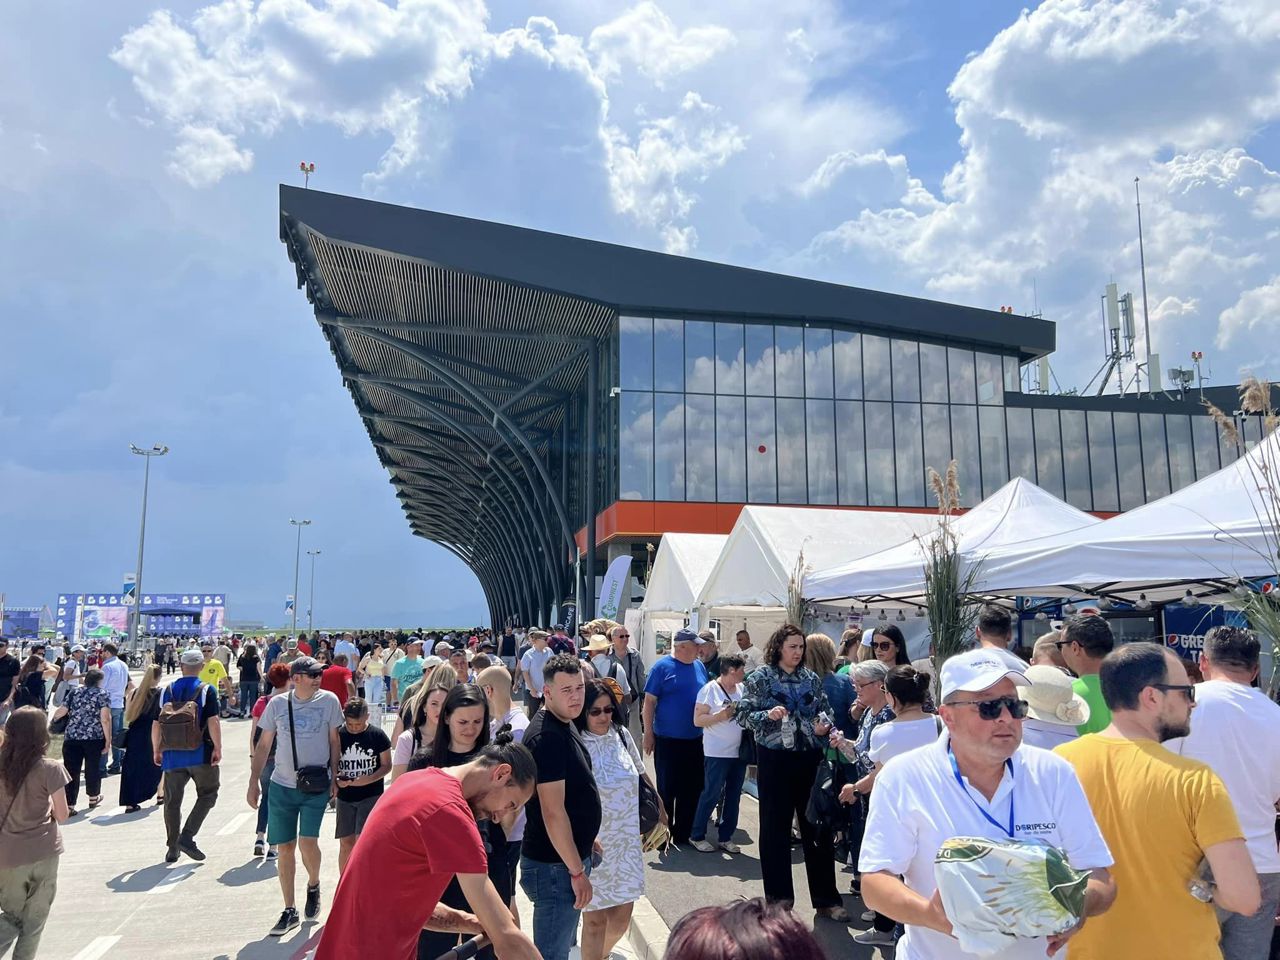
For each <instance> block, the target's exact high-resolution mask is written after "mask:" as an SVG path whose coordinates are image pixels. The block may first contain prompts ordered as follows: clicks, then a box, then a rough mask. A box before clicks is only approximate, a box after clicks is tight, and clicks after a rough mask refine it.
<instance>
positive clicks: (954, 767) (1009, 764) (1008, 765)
mask: <svg viewBox="0 0 1280 960" xmlns="http://www.w3.org/2000/svg"><path fill="white" fill-rule="evenodd" d="M947 759H948V760H950V761H951V772H952V773H953V774H954V775H955V778H956V784H957V785H958V786H959V787H960V790H961V792H962V793H963V794H964V795H965V796H966V797H968V798H969V802H970V803H972V804H973V805H974V806H975V807H977V808H978V812H979V813H980V814H982V815H983V816H984V817H986V818H987V823H989V824H991V825H992V826H993V827H995V828H997V829H998V830H1003V831H1004V832H1005V834H1006V835H1008V837H1009V839H1010V840H1013V839H1015V837H1014V835H1013V822H1014V821H1013V790H1012V789H1010V790H1009V826H1007V827H1006V826H1005V825H1004V824H1003V823H1001V822H1000V821H999V820H997V819H996V818H995V817H993V816H992V815H991V814H989V813H987V811H986V809H984V808H983V806H982V804H980V803H978V801H977V800H975V799H974V798H973V794H971V793H970V792H969V788H968V787H966V786H965V785H964V778H963V777H962V776H960V765H959V764H958V763H956V755H955V754H954V753H952V752H951V745H950V744H948V745H947ZM1004 765H1005V769H1006V770H1008V771H1009V782H1010V783H1012V782H1013V761H1012V760H1006V761H1005V762H1004Z"/></svg>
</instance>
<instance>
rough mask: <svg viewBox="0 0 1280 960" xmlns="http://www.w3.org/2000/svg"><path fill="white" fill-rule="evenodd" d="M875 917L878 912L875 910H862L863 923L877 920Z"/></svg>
mask: <svg viewBox="0 0 1280 960" xmlns="http://www.w3.org/2000/svg"><path fill="white" fill-rule="evenodd" d="M875 918H876V912H875V911H874V910H863V911H862V922H863V923H871V921H873V920H875Z"/></svg>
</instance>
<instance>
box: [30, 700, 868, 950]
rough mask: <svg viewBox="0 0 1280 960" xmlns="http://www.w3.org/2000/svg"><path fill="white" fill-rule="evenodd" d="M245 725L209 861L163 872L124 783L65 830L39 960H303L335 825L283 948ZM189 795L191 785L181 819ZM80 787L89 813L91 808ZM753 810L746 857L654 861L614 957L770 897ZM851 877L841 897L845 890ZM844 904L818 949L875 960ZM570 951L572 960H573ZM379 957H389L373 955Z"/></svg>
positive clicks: (236, 723) (325, 834)
mask: <svg viewBox="0 0 1280 960" xmlns="http://www.w3.org/2000/svg"><path fill="white" fill-rule="evenodd" d="M248 738H249V721H247V720H227V721H223V746H224V750H223V754H224V755H223V761H222V782H221V787H220V790H219V795H218V802H217V806H216V807H215V808H214V810H213V812H212V813H211V814H210V815H209V818H208V820H207V821H206V822H205V825H204V828H203V829H202V830H201V832H200V835H199V837H198V838H197V842H198V843H199V845H200V848H201V849H202V850H203V851H204V852H205V853H206V855H207V856H208V859H207V860H205V861H204V862H203V863H195V862H193V861H191V860H189V859H187V858H186V857H185V856H184V857H182V858H181V859H180V860H179V861H178V863H176V864H173V865H167V864H165V863H164V853H165V834H164V822H163V818H162V813H161V810H160V808H159V807H157V806H155V805H154V802H153V803H152V804H151V805H148V806H144V807H143V809H142V810H141V811H140V812H138V813H133V814H126V813H125V812H124V810H123V808H122V807H121V806H120V805H119V803H118V798H119V790H120V779H119V777H109V778H107V779H106V780H105V781H104V782H103V791H102V792H103V797H104V802H103V804H102V806H101V807H99V808H98V809H97V810H94V811H92V812H89V813H83V812H82V813H81V814H80V815H79V816H77V817H75V818H74V819H72V820H71V821H69V822H68V823H66V824H64V825H63V827H62V833H63V842H64V845H65V848H66V850H65V853H64V854H63V856H62V861H61V864H60V867H59V875H58V894H57V897H56V899H55V901H54V905H53V911H52V913H51V915H50V917H49V923H48V926H47V927H46V928H45V933H44V938H43V940H42V942H41V945H40V953H39V956H40V957H41V960H102V958H108V960H111V958H125V960H135V958H136V960H306V958H307V956H308V954H309V952H310V948H312V947H314V945H315V942H316V940H317V939H318V937H319V933H320V930H321V928H322V925H323V923H324V921H325V918H326V916H327V909H328V905H329V901H330V898H331V897H332V895H333V890H334V888H335V886H336V885H337V881H338V861H337V848H338V845H337V841H336V840H335V839H334V838H333V830H334V814H333V813H332V812H330V813H327V814H326V815H325V820H324V824H323V826H322V828H321V838H320V846H321V851H322V856H323V866H322V868H321V874H320V883H321V890H322V891H323V896H324V908H325V909H324V911H322V913H321V915H320V917H319V920H318V921H315V922H307V921H304V922H303V924H302V926H301V927H300V928H299V929H298V930H295V931H294V932H293V933H292V934H291V935H289V936H287V937H284V938H281V939H277V938H274V937H268V936H267V931H268V930H269V929H270V928H271V926H272V924H274V923H275V921H276V918H277V917H278V916H279V915H280V910H281V906H282V902H281V898H280V888H279V884H278V882H277V879H276V868H275V865H274V863H268V862H265V861H263V860H262V859H260V858H254V857H253V856H252V848H253V840H254V832H253V828H254V821H255V817H256V814H255V813H254V811H252V810H251V809H250V808H249V806H248V804H247V803H246V802H245V789H246V787H247V785H248V776H249V750H248ZM192 802H193V797H192V794H191V790H190V788H189V789H188V797H187V800H186V802H185V804H184V809H185V810H189V809H190V806H191V803H192ZM85 803H86V801H85V798H84V791H83V788H82V790H81V799H80V806H81V809H82V810H83V809H84V807H85ZM756 817H757V808H756V804H755V801H754V800H752V799H750V798H745V797H744V799H743V805H742V817H741V820H742V823H741V828H742V829H741V830H740V831H739V835H738V838H737V839H738V841H739V842H740V843H741V844H742V845H743V853H741V854H739V855H738V856H736V857H730V856H728V855H725V854H719V853H716V854H703V853H698V852H697V851H696V850H693V849H692V848H689V849H686V850H679V851H671V852H668V853H666V854H663V855H658V854H649V855H648V860H649V864H648V868H647V880H648V882H647V884H646V886H647V892H648V898H647V899H648V901H649V902H642V903H641V904H639V905H638V906H637V909H636V915H637V918H638V919H637V922H636V924H635V925H634V927H633V930H632V936H631V938H630V940H631V942H630V943H629V942H628V940H625V939H624V940H623V942H622V943H621V944H619V946H618V949H617V950H616V951H615V954H614V960H619V958H621V960H637V957H638V958H639V960H658V958H660V957H661V954H662V947H663V945H664V942H665V937H666V933H667V929H666V928H667V927H669V926H671V925H673V924H674V923H675V922H676V921H677V920H678V919H679V918H680V917H682V916H683V915H684V914H685V913H687V912H688V911H689V910H691V909H693V908H694V907H697V906H703V905H706V904H712V903H727V902H729V901H731V900H734V899H738V898H741V897H752V896H758V895H759V894H760V892H761V887H760V879H759V878H760V870H759V862H758V860H757V859H756V853H755V847H754V844H753V838H754V837H755V836H756V833H757V829H758V826H757V819H756ZM795 859H796V863H797V867H796V894H797V901H796V909H797V911H799V913H800V915H801V916H802V917H803V918H804V919H805V921H806V922H807V923H808V922H812V919H813V914H812V908H811V907H810V905H809V902H808V897H807V892H806V890H805V883H804V876H803V866H802V865H800V863H799V850H798V848H797V850H796V852H795ZM304 877H305V873H304V872H303V871H302V869H301V864H299V871H298V880H297V897H298V904H299V907H301V904H302V901H303V898H304V886H305V879H304ZM848 886H849V882H848V879H847V869H846V870H843V871H841V878H840V887H841V889H842V890H847V889H848ZM518 897H519V898H520V912H521V917H522V919H523V920H524V926H525V929H528V917H529V916H530V915H531V908H530V905H529V904H528V902H527V901H525V900H524V895H523V893H519V894H518ZM845 905H846V907H847V908H848V909H849V910H850V912H851V913H853V914H854V915H855V921H854V923H853V924H851V925H849V926H846V925H844V924H836V923H832V922H831V921H828V920H822V921H819V922H818V924H817V927H816V932H817V934H818V938H819V940H820V941H821V942H822V944H823V946H824V948H825V950H826V953H827V956H828V957H831V958H832V960H835V958H840V960H871V958H873V957H876V956H878V955H877V954H875V953H874V952H873V951H872V950H871V949H869V948H866V947H861V946H859V945H858V944H855V943H853V942H852V939H851V937H852V935H853V933H855V932H857V930H858V929H861V928H863V927H865V926H866V925H865V924H862V923H860V922H858V921H857V919H856V916H857V914H858V913H859V912H860V911H861V909H862V906H861V903H860V902H859V901H858V900H857V899H856V898H854V897H852V896H846V897H845ZM576 954H577V951H576V949H575V951H574V955H573V957H572V958H571V960H576ZM367 960H382V958H367Z"/></svg>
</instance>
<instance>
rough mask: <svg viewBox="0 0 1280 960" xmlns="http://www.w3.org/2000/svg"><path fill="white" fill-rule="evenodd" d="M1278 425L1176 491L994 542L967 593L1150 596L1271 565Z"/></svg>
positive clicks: (1279, 461) (1203, 592)
mask: <svg viewBox="0 0 1280 960" xmlns="http://www.w3.org/2000/svg"><path fill="white" fill-rule="evenodd" d="M1277 497H1280V434H1276V433H1273V434H1271V435H1270V436H1269V437H1267V438H1266V439H1265V440H1263V441H1262V442H1260V443H1258V444H1257V445H1256V446H1255V447H1254V448H1253V449H1252V450H1250V451H1249V452H1248V453H1247V454H1245V456H1243V457H1241V458H1240V459H1239V460H1237V461H1235V462H1234V463H1232V464H1230V465H1229V466H1226V467H1223V468H1222V469H1221V470H1219V471H1217V472H1216V473H1212V474H1210V475H1209V476H1207V477H1205V478H1204V479H1203V480H1200V481H1198V482H1196V483H1193V484H1191V485H1190V486H1188V487H1183V488H1182V489H1181V490H1178V491H1177V492H1176V493H1172V494H1170V495H1169V496H1167V497H1162V498H1161V499H1159V500H1154V501H1152V502H1151V503H1148V504H1145V505H1144V506H1141V507H1137V508H1136V509H1134V510H1130V511H1129V512H1128V513H1122V514H1120V515H1119V516H1117V517H1112V518H1111V519H1110V520H1106V521H1104V522H1102V523H1099V524H1097V525H1095V526H1093V527H1088V528H1082V529H1079V530H1072V531H1068V532H1066V533H1061V534H1058V535H1056V536H1052V537H1043V538H1040V539H1038V540H1031V541H1028V542H1027V543H1024V544H1021V545H1010V546H1008V547H1005V548H1003V549H1000V550H995V551H992V553H991V554H990V555H989V556H988V557H987V559H986V561H985V562H984V563H983V566H982V571H981V575H980V577H979V579H978V582H977V583H976V584H975V591H974V592H975V593H980V594H986V595H1005V596H1007V595H1012V594H1015V593H1016V594H1024V595H1042V596H1114V597H1119V598H1123V599H1129V600H1133V599H1137V597H1138V594H1139V593H1145V594H1146V595H1147V599H1148V600H1151V601H1158V600H1169V599H1175V598H1178V597H1181V596H1182V595H1183V594H1184V592H1185V591H1186V590H1187V589H1188V588H1191V589H1192V592H1193V593H1194V594H1195V595H1196V596H1198V597H1201V598H1211V597H1213V596H1215V595H1218V596H1221V595H1223V594H1225V593H1227V592H1228V591H1229V590H1230V589H1231V587H1232V586H1234V583H1235V581H1237V580H1239V579H1249V578H1255V577H1266V576H1272V575H1274V574H1275V573H1276V566H1277V563H1276V559H1277V558H1276V553H1275V551H1276V546H1277V542H1278V540H1277V538H1278V537H1280V529H1278V521H1280V517H1277V516H1276V515H1275V508H1276V505H1277Z"/></svg>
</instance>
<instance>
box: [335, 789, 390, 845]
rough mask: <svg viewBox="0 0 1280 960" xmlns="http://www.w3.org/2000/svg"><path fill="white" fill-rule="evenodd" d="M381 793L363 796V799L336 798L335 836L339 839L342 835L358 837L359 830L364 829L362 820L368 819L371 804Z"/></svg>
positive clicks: (371, 808)
mask: <svg viewBox="0 0 1280 960" xmlns="http://www.w3.org/2000/svg"><path fill="white" fill-rule="evenodd" d="M381 796H382V794H378V795H377V796H375V797H365V798H364V799H363V800H350V801H349V800H343V799H342V798H341V797H339V798H338V831H337V833H336V834H335V837H336V838H337V839H338V840H341V839H342V838H343V837H352V836H356V837H358V836H359V835H360V831H361V830H363V829H364V822H365V821H366V820H368V819H369V814H371V813H372V812H373V805H374V804H375V803H377V802H378V800H379V798H380V797H381Z"/></svg>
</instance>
